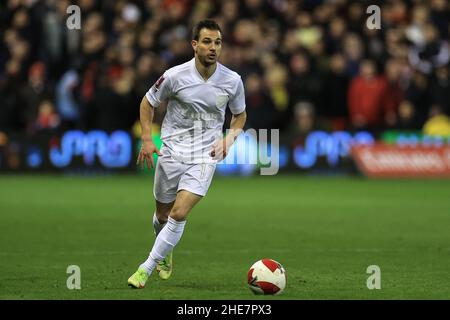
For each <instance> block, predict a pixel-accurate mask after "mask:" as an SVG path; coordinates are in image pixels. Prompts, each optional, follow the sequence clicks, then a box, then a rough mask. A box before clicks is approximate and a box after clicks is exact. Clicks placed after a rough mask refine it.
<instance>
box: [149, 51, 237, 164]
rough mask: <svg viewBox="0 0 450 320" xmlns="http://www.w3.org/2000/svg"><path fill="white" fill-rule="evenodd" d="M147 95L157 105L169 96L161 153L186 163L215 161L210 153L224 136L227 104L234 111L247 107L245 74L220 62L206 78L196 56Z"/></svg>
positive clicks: (163, 77)
mask: <svg viewBox="0 0 450 320" xmlns="http://www.w3.org/2000/svg"><path fill="white" fill-rule="evenodd" d="M145 96H146V97H147V100H148V101H149V102H150V104H151V105H152V106H153V107H155V108H157V107H158V106H159V105H160V104H161V102H162V101H163V100H165V99H168V105H167V113H166V116H165V117H164V120H163V123H162V128H161V139H162V142H163V146H162V148H161V153H163V154H165V153H168V154H170V155H171V156H172V157H173V158H174V159H177V160H180V161H182V162H184V163H215V162H216V161H215V160H213V159H212V157H211V156H210V153H211V150H212V146H213V144H214V142H215V141H216V139H217V138H219V137H221V136H222V127H223V124H224V121H225V109H226V107H227V106H228V108H230V111H231V112H232V113H233V114H239V113H241V112H243V111H244V110H245V94H244V85H243V83H242V80H241V77H240V76H239V75H238V74H237V73H236V72H234V71H231V70H230V69H228V68H227V67H225V66H223V65H222V64H220V63H217V67H216V70H215V72H214V73H213V74H212V75H211V77H209V79H208V80H206V81H205V80H204V79H203V78H202V76H201V75H200V73H199V72H198V70H197V68H196V67H195V58H193V59H192V60H190V61H188V62H186V63H183V64H180V65H178V66H175V67H173V68H170V69H169V70H167V71H166V72H165V73H164V74H163V75H162V76H161V77H160V78H159V79H158V81H156V83H155V84H154V85H153V86H152V87H151V88H150V90H148V92H147V93H146V95H145Z"/></svg>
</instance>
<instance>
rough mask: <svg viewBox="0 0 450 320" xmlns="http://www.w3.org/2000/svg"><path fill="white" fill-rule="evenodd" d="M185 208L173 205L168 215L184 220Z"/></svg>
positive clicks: (177, 219)
mask: <svg viewBox="0 0 450 320" xmlns="http://www.w3.org/2000/svg"><path fill="white" fill-rule="evenodd" d="M187 213H188V212H187V210H186V209H184V208H182V207H174V208H173V209H172V211H170V217H171V218H172V219H174V220H176V221H183V220H186V216H187Z"/></svg>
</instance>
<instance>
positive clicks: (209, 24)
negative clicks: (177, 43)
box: [192, 19, 222, 41]
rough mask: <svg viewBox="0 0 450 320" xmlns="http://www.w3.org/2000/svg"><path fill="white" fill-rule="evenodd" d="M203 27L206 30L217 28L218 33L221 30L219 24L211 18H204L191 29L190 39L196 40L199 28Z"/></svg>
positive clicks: (198, 35)
mask: <svg viewBox="0 0 450 320" xmlns="http://www.w3.org/2000/svg"><path fill="white" fill-rule="evenodd" d="M203 28H205V29H208V30H218V31H220V33H222V30H221V29H220V26H219V25H218V24H217V22H215V21H214V20H212V19H205V20H202V21H199V22H198V23H197V24H196V25H195V26H194V28H193V29H192V40H196V41H198V39H199V37H200V30H202V29H203Z"/></svg>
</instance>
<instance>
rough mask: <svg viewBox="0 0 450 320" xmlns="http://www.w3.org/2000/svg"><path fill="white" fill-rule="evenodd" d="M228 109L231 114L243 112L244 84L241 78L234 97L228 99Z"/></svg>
mask: <svg viewBox="0 0 450 320" xmlns="http://www.w3.org/2000/svg"><path fill="white" fill-rule="evenodd" d="M228 107H229V108H230V111H231V113H233V114H239V113H242V112H244V110H245V92H244V84H243V83H242V79H241V78H239V81H238V85H237V88H236V92H235V94H234V96H233V97H232V98H231V99H230V103H229V104H228Z"/></svg>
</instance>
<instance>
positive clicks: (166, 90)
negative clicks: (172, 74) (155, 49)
mask: <svg viewBox="0 0 450 320" xmlns="http://www.w3.org/2000/svg"><path fill="white" fill-rule="evenodd" d="M171 92H172V85H171V81H170V78H169V75H168V74H167V72H165V73H164V74H163V75H162V76H161V77H159V79H158V80H157V81H156V82H155V83H154V84H153V86H152V87H151V88H150V89H149V90H148V91H147V93H146V94H145V97H146V98H147V100H148V102H150V104H151V105H152V107H154V108H157V107H159V105H160V104H161V102H163V101H164V100H165V99H167V98H168V97H169V96H170V94H171Z"/></svg>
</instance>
